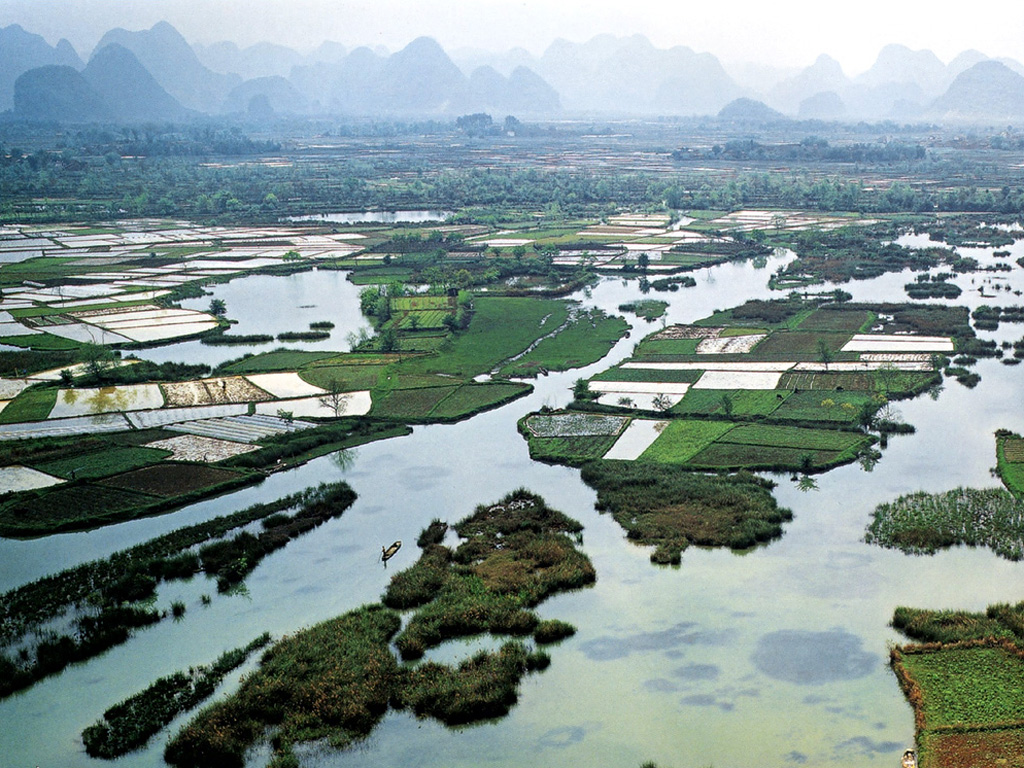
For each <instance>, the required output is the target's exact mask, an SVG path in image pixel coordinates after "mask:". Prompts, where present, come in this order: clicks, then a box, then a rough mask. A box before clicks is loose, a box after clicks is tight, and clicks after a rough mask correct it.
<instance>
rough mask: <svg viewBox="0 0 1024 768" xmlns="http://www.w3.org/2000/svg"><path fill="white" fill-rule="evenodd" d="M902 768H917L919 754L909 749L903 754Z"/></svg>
mask: <svg viewBox="0 0 1024 768" xmlns="http://www.w3.org/2000/svg"><path fill="white" fill-rule="evenodd" d="M900 768H917V753H916V752H915V751H914V750H912V749H908V750H905V751H904V752H903V759H902V760H901V761H900Z"/></svg>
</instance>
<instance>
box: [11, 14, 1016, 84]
mask: <svg viewBox="0 0 1024 768" xmlns="http://www.w3.org/2000/svg"><path fill="white" fill-rule="evenodd" d="M243 5H244V6H245V7H244V8H243ZM251 5H252V4H241V3H238V2H235V1H234V0H231V1H230V2H221V3H217V4H203V5H202V6H201V7H197V6H196V4H195V3H194V2H192V1H191V0H158V1H157V2H147V3H139V2H128V3H123V2H117V3H112V2H109V0H72V2H70V3H61V4H60V8H57V7H55V6H51V5H50V4H40V3H33V2H26V1H25V0H12V1H10V2H5V3H4V4H3V7H2V8H0V26H7V25H10V24H18V25H20V26H22V27H23V28H24V29H25V30H26V31H28V32H32V33H34V34H39V35H41V36H42V37H43V38H44V39H46V41H47V42H48V43H50V44H51V45H54V44H56V43H57V42H58V40H59V39H61V38H65V39H67V40H68V41H69V42H70V43H71V44H72V46H73V47H74V48H75V50H76V51H77V52H78V53H79V55H81V56H82V57H83V59H88V58H89V56H90V55H91V54H92V53H93V52H94V49H95V46H96V45H97V43H98V42H99V41H100V39H101V38H102V36H103V35H104V34H105V33H106V32H107V31H108V30H110V29H113V28H123V29H126V30H128V31H141V30H145V29H149V28H151V27H152V26H153V25H154V24H157V23H159V22H160V21H166V22H168V23H170V24H171V25H172V26H174V27H175V29H177V30H178V31H179V32H180V33H181V34H182V35H183V36H184V37H185V38H186V39H187V40H188V41H189V43H190V44H192V45H194V46H204V47H208V46H211V45H213V44H216V43H219V42H225V41H226V42H232V43H234V44H236V45H237V46H238V47H239V48H241V49H245V48H248V47H250V46H252V45H255V44H258V43H271V44H274V45H282V46H285V47H288V48H291V49H293V50H295V51H297V52H299V53H301V54H304V55H305V54H309V53H311V52H312V51H315V50H316V49H317V48H318V47H319V46H320V45H322V44H323V43H324V42H335V43H340V44H342V45H344V46H345V47H346V48H348V49H350V50H351V49H353V48H357V47H362V46H365V47H369V48H371V49H375V50H378V51H379V50H382V49H386V50H387V52H389V53H394V52H395V51H398V50H401V49H402V48H404V47H405V46H406V45H408V44H409V43H410V42H412V41H413V40H415V39H416V38H418V37H424V36H425V37H431V38H433V39H435V40H437V42H438V43H439V44H440V45H441V46H442V47H443V48H445V50H446V51H448V52H449V53H451V54H452V55H454V56H463V57H468V56H473V55H479V54H484V53H486V54H506V53H508V52H510V51H513V50H514V49H519V48H521V49H523V50H524V51H527V52H529V53H530V54H531V55H533V56H538V57H539V56H541V55H542V54H543V53H544V52H545V51H546V50H547V49H548V48H549V47H550V46H551V45H552V44H553V43H555V42H556V41H558V40H560V39H561V40H566V41H569V42H571V43H574V44H583V43H586V42H588V41H590V40H592V39H593V38H595V37H598V36H600V35H612V36H614V37H617V38H628V37H631V36H634V35H641V36H643V37H645V38H647V39H648V40H649V41H650V42H651V44H652V45H653V46H654V47H655V48H657V49H661V50H665V49H670V48H673V47H676V46H683V47H686V48H689V49H691V50H693V51H695V52H697V53H710V54H712V55H714V56H715V57H717V58H718V59H719V60H721V61H722V62H723V64H724V65H726V66H727V67H728V68H729V69H730V71H731V72H732V71H741V70H743V69H744V68H750V67H755V68H775V69H779V70H785V71H795V70H799V69H802V68H805V67H807V66H810V65H812V64H813V63H814V62H815V61H816V60H817V59H818V57H819V56H821V55H823V54H824V55H828V56H829V57H831V58H833V59H835V60H836V61H838V62H839V64H840V66H841V67H842V70H843V72H844V73H845V74H846V75H847V76H848V77H851V78H856V77H857V76H858V75H861V74H863V73H864V72H866V71H868V70H869V69H870V68H871V66H872V65H873V64H874V62H875V61H876V60H877V57H878V54H879V53H880V52H881V50H882V49H883V48H884V47H886V46H888V45H901V46H905V47H907V48H909V49H911V50H912V51H915V52H920V51H931V52H933V53H934V54H935V55H936V57H938V59H939V60H940V61H941V62H942V63H943V64H947V65H948V64H949V63H950V62H951V61H953V60H954V59H956V57H957V56H959V55H960V54H962V53H964V52H973V51H977V52H980V53H982V54H984V55H985V56H986V57H990V58H995V59H999V58H1003V57H1008V58H1015V59H1019V60H1024V41H1021V40H1020V39H1019V38H1018V36H1016V35H1014V34H1012V31H1013V30H1014V29H1020V28H1021V26H1024V9H1019V8H1013V9H1009V10H1007V9H1005V8H1002V7H998V6H999V4H996V3H991V2H985V3H982V4H981V7H977V4H975V12H974V13H972V14H971V16H970V17H968V18H964V19H960V18H958V19H957V23H956V25H950V24H949V23H948V21H946V20H943V19H937V18H935V17H934V16H935V14H933V13H931V9H930V8H928V7H926V6H924V5H923V4H918V3H913V4H901V6H900V7H898V8H892V7H889V6H883V5H882V4H881V3H878V2H872V3H867V4H861V5H860V6H859V7H858V12H857V13H856V14H853V15H851V14H848V13H843V14H841V15H840V14H839V13H835V14H834V17H830V14H829V13H828V12H824V13H823V12H822V11H821V10H820V9H818V8H812V7H811V6H810V5H809V4H806V3H803V2H789V3H781V4H776V5H774V6H773V10H772V12H770V13H766V11H765V10H764V9H763V8H761V7H760V6H758V5H754V4H751V3H748V2H746V1H745V0H730V2H727V3H726V4H724V5H723V4H721V3H720V4H718V5H717V6H716V8H717V9H718V13H717V14H711V13H710V12H704V14H703V15H702V12H701V11H700V10H695V9H688V10H684V11H680V10H679V9H665V10H662V9H659V8H657V6H656V4H652V3H650V2H646V1H645V0H641V2H640V3H639V4H637V3H633V4H631V6H630V9H629V10H628V11H626V10H623V9H622V8H620V7H619V6H617V5H614V4H612V3H609V2H597V3H589V4H587V5H583V4H581V3H577V2H572V3H569V4H565V3H559V4H558V5H557V7H555V8H548V7H545V6H542V5H541V4H536V3H534V2H532V0H531V2H527V3H522V4H514V3H506V2H485V3H474V4H472V5H470V4H468V3H466V2H462V0H443V1H442V0H436V1H432V2H425V3H415V4H410V3H403V2H398V0H392V2H384V3H378V4H376V5H374V6H373V7H372V8H371V7H369V6H366V7H362V5H361V4H347V5H343V6H341V7H339V6H336V5H329V6H324V5H323V4H322V3H320V2H317V1H316V0H304V1H303V2H298V3H290V4H288V5H287V6H285V5H284V4H283V3H280V2H277V1H276V0H263V2H259V3H256V4H255V5H257V6H259V8H260V11H259V12H257V13H255V14H254V13H253V12H252V8H251ZM875 6H877V8H876V7H875ZM908 6H909V7H908ZM988 6H992V8H991V9H989V10H991V11H992V12H991V13H988V12H987V10H986V9H987V8H988ZM680 13H682V14H683V15H682V16H679V14H680ZM1015 16H1019V17H1020V19H1019V23H1015V21H1014V17H1015ZM880 19H885V22H884V23H883V22H881V21H880ZM990 19H998V20H999V23H998V24H990V23H988V20H990ZM312 30H315V31H316V32H315V36H310V34H309V33H310V31H312Z"/></svg>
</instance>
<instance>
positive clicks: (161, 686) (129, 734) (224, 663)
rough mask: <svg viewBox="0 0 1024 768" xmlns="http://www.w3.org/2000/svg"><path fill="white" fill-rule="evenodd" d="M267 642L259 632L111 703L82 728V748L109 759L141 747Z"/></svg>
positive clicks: (203, 698)
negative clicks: (206, 661) (207, 662)
mask: <svg viewBox="0 0 1024 768" xmlns="http://www.w3.org/2000/svg"><path fill="white" fill-rule="evenodd" d="M269 642H270V635H269V634H263V635H261V636H260V637H258V638H256V639H255V640H253V641H252V642H251V643H249V644H248V645H246V646H244V647H242V648H235V649H233V650H230V651H227V652H225V653H224V654H222V655H221V656H220V657H219V658H218V659H217V660H216V661H215V662H213V663H212V664H210V665H208V666H201V667H191V668H189V669H188V671H187V672H175V673H174V674H172V675H168V676H166V677H161V678H160V679H159V680H156V681H155V682H154V683H153V684H152V685H150V686H149V687H147V688H146V689H145V690H143V691H140V692H139V693H136V694H134V695H133V696H129V697H128V698H127V699H125V700H124V701H122V702H120V703H118V704H115V705H114V706H112V707H111V708H110V709H108V710H107V711H106V712H104V713H103V717H102V718H101V719H100V720H98V721H97V722H96V723H94V724H93V725H90V726H89V727H88V728H86V729H85V730H84V731H82V742H83V743H84V744H85V751H86V752H87V753H88V754H89V756H90V757H102V758H106V759H108V760H111V759H114V758H116V757H120V756H121V755H125V754H127V753H129V752H132V751H134V750H136V749H140V748H142V747H143V746H145V745H146V743H147V742H148V741H149V740H150V739H151V738H152V737H153V736H154V735H156V734H157V733H158V732H159V731H160V730H161V729H163V728H165V727H166V726H167V725H168V724H169V723H170V722H171V721H172V720H173V719H174V718H175V717H177V716H178V715H179V714H181V713H182V712H187V711H188V710H190V709H194V708H195V707H197V706H198V705H199V704H200V703H202V702H203V701H204V700H205V699H207V698H209V697H210V696H211V695H212V694H213V691H214V689H215V688H216V687H217V686H218V685H219V684H220V682H221V680H223V679H224V677H225V675H227V674H228V673H229V672H231V671H232V670H234V669H236V668H238V667H239V666H241V665H242V664H243V663H244V662H245V660H246V659H247V658H249V656H250V655H251V654H252V653H253V652H254V651H256V650H258V649H260V648H263V647H264V646H266V645H267V644H268V643H269Z"/></svg>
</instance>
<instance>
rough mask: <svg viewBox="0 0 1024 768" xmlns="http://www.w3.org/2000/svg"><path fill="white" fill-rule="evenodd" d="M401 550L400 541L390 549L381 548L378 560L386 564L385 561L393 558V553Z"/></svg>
mask: <svg viewBox="0 0 1024 768" xmlns="http://www.w3.org/2000/svg"><path fill="white" fill-rule="evenodd" d="M401 548H402V542H401V541H396V542H395V543H394V544H392V545H391V546H390V547H381V548H380V559H381V561H382V562H384V563H387V561H388V560H390V559H391V558H392V557H394V556H395V553H396V552H397V551H398V550H400V549H401Z"/></svg>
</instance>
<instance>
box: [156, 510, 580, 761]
mask: <svg viewBox="0 0 1024 768" xmlns="http://www.w3.org/2000/svg"><path fill="white" fill-rule="evenodd" d="M455 529H456V531H457V532H458V533H459V535H460V536H461V537H462V538H463V542H462V544H461V545H460V546H459V547H457V548H456V549H455V550H451V549H449V548H448V547H445V546H443V545H442V544H441V543H440V542H441V541H442V540H443V539H444V536H445V533H446V532H447V525H446V524H445V523H443V522H441V521H439V520H434V521H433V522H432V523H431V524H430V526H428V527H427V529H426V530H425V531H424V532H423V534H422V535H421V536H420V542H421V545H422V546H423V554H422V556H421V557H420V559H419V561H417V563H416V564H415V565H413V566H412V567H410V568H408V569H406V570H405V571H402V572H401V573H398V574H396V575H395V576H394V577H392V580H391V583H390V584H389V586H388V590H387V592H386V593H385V596H384V600H385V602H386V603H387V604H388V606H395V607H401V608H415V609H416V610H415V612H414V613H413V615H412V616H411V617H410V619H409V621H408V622H407V625H406V628H405V630H404V631H403V632H402V634H401V635H398V637H397V638H396V640H395V644H396V645H397V647H398V648H399V651H400V653H401V655H402V657H403V658H404V659H415V658H419V657H420V656H422V655H423V653H424V652H425V650H426V649H427V648H429V647H432V646H435V645H438V644H440V643H441V642H442V641H444V640H446V639H448V638H453V637H458V636H464V635H470V634H479V633H482V632H490V633H492V634H503V635H521V636H525V635H528V634H530V633H534V637H535V640H536V642H538V643H545V642H553V641H555V640H557V639H561V638H563V637H568V636H569V635H571V634H572V633H573V632H574V631H575V630H574V629H573V627H572V626H571V625H569V624H566V623H564V622H560V621H556V620H548V621H543V622H542V621H540V619H539V618H538V617H537V615H536V614H535V613H534V612H533V611H532V610H530V608H531V607H532V606H534V605H536V604H537V603H538V602H540V601H541V600H543V599H544V598H545V597H547V596H548V595H550V594H552V593H554V592H558V591H564V590H567V589H574V588H577V587H582V586H586V585H587V584H590V583H592V582H593V581H594V578H595V576H594V569H593V566H591V564H590V561H589V560H588V559H587V557H586V556H585V555H583V554H582V553H581V552H579V551H578V550H577V549H576V547H575V546H574V541H573V539H572V538H570V536H571V535H575V536H576V540H577V541H578V540H579V534H580V531H581V530H582V526H580V524H579V523H577V522H576V521H574V520H572V519H570V518H568V517H566V516H565V515H563V514H561V513H560V512H556V511H555V510H552V509H549V508H548V507H547V505H546V504H545V503H544V501H543V499H541V498H540V497H539V496H536V495H534V494H531V493H529V492H528V491H525V490H518V491H515V492H513V493H511V494H509V495H508V496H506V497H505V498H504V499H502V500H501V501H500V502H498V503H497V504H492V505H489V506H486V505H484V506H480V507H477V509H476V511H475V512H474V513H473V514H472V515H471V516H470V517H468V518H466V519H465V520H463V521H462V522H461V523H459V524H458V525H456V526H455ZM400 626H401V619H400V618H399V615H398V614H397V613H396V612H395V611H394V610H391V609H390V608H389V607H385V606H382V605H371V606H364V607H363V608H360V609H358V610H355V611H351V612H349V613H347V614H345V615H344V616H341V617H339V618H336V619H332V620H330V621H327V622H323V623H321V624H318V625H316V626H314V627H312V628H310V629H306V630H303V631H301V632H299V633H297V634H296V635H294V636H292V637H289V638H285V639H284V640H282V641H281V642H280V643H278V644H277V645H276V646H274V647H273V648H272V649H271V650H269V651H268V652H267V653H266V654H264V657H263V660H262V662H261V665H260V668H259V669H258V670H257V671H256V672H254V673H253V674H252V675H250V676H249V677H248V678H246V679H245V680H243V682H242V685H241V688H240V689H239V690H238V692H237V693H235V694H234V695H233V696H231V697H229V698H228V699H226V700H224V701H221V702H218V703H216V704H214V705H213V706H211V707H209V708H207V709H206V710H204V711H202V712H200V713H199V715H198V716H197V717H196V718H195V719H194V720H192V722H191V723H189V724H188V725H187V726H185V728H183V729H182V731H181V732H180V733H179V734H178V735H177V736H175V737H174V738H173V739H172V740H171V741H170V743H169V744H168V746H167V749H166V751H165V754H164V756H165V759H166V760H167V762H169V763H171V764H172V765H175V766H182V767H184V766H188V767H189V768H205V767H206V766H211V768H212V767H213V766H216V767H217V768H221V766H224V768H241V766H242V765H243V763H244V756H245V753H246V750H248V749H249V747H250V746H251V745H252V744H253V743H255V742H256V741H258V740H259V739H260V738H263V736H264V734H265V733H266V732H267V728H268V727H269V728H270V729H271V730H270V734H271V736H270V740H271V746H272V748H273V751H274V757H273V759H272V761H271V763H270V765H271V766H272V768H283V767H284V766H291V765H297V760H296V757H295V754H294V752H293V751H292V747H293V745H294V744H295V743H297V742H299V741H312V740H317V739H326V740H327V742H328V743H329V744H330V745H331V746H333V747H336V748H344V747H346V746H348V745H350V744H351V743H353V742H354V741H356V740H358V739H360V738H363V737H365V736H366V735H368V734H369V733H370V731H371V730H372V729H373V727H374V726H375V725H376V723H377V722H379V720H380V719H381V718H382V717H383V715H384V713H385V711H386V709H387V706H388V704H389V702H390V704H391V705H392V706H394V707H396V708H398V709H410V710H412V711H413V712H414V713H415V714H416V715H417V716H420V717H435V718H437V719H438V720H440V721H442V722H444V723H446V724H449V725H454V724H459V723H468V722H473V721H477V720H481V719H486V718H492V717H499V716H501V715H504V714H506V713H507V712H508V711H509V709H510V708H511V707H512V705H514V704H515V702H516V699H517V696H518V693H517V691H518V686H519V682H520V681H521V680H522V677H523V676H524V675H525V674H527V673H528V672H530V671H533V670H541V669H545V668H546V667H547V666H548V665H549V664H550V663H551V659H550V657H549V656H548V654H547V653H545V652H543V651H539V650H533V649H531V648H530V647H528V646H527V644H526V643H525V642H524V641H522V640H515V641H511V642H507V643H505V644H504V645H503V646H502V647H501V648H500V649H499V650H497V651H483V652H481V653H479V654H477V655H475V656H473V657H472V658H470V659H468V660H466V661H464V662H462V663H461V664H459V665H458V666H457V667H456V666H450V665H444V664H438V663H436V662H424V663H420V664H409V665H405V666H402V667H400V666H399V664H398V660H397V659H396V658H395V656H394V654H393V653H392V651H391V648H390V642H391V640H392V638H394V637H395V635H396V633H397V632H398V631H399V628H400Z"/></svg>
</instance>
